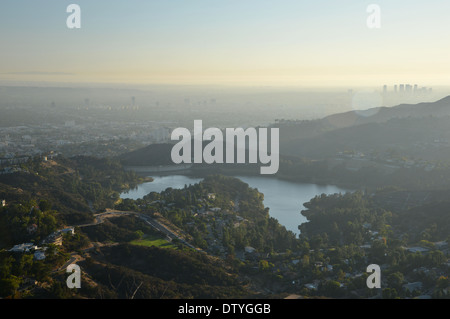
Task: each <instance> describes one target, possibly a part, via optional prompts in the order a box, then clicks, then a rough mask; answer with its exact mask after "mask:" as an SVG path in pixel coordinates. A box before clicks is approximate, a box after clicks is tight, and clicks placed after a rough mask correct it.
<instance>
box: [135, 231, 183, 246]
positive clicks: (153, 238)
mask: <svg viewBox="0 0 450 319" xmlns="http://www.w3.org/2000/svg"><path fill="white" fill-rule="evenodd" d="M130 244H132V245H138V246H146V247H152V246H154V247H159V248H172V249H177V247H176V246H175V245H173V244H172V243H170V242H169V241H168V240H167V239H165V238H163V237H161V236H158V235H147V234H146V235H144V237H143V238H142V239H138V240H133V241H131V242H130Z"/></svg>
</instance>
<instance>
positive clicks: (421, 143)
mask: <svg viewBox="0 0 450 319" xmlns="http://www.w3.org/2000/svg"><path fill="white" fill-rule="evenodd" d="M272 126H273V127H279V128H280V153H281V155H282V156H295V157H304V158H310V159H323V158H327V157H332V156H335V155H336V154H337V153H339V152H345V151H360V152H378V153H380V152H386V151H394V152H400V153H402V154H404V155H407V156H412V157H416V158H426V159H433V160H439V159H450V96H448V97H445V98H443V99H441V100H438V101H436V102H432V103H419V104H400V105H398V106H394V107H376V108H372V109H368V110H363V111H358V110H354V111H349V112H344V113H338V114H333V115H330V116H327V117H324V118H322V119H319V120H311V121H282V122H279V123H275V124H273V125H272ZM172 146H173V144H155V145H149V146H147V147H145V148H143V149H139V150H137V151H134V152H132V153H128V154H124V155H122V156H121V157H120V159H121V160H122V162H123V163H124V164H125V165H130V166H152V165H170V164H173V163H172V161H171V158H170V151H171V149H172Z"/></svg>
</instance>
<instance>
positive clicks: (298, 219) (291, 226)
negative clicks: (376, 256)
mask: <svg viewBox="0 0 450 319" xmlns="http://www.w3.org/2000/svg"><path fill="white" fill-rule="evenodd" d="M152 177H153V178H154V181H153V182H149V183H143V184H141V185H139V186H138V187H137V188H136V189H134V190H130V191H129V192H126V193H123V194H121V198H131V199H138V198H142V197H144V196H145V195H147V194H148V193H150V192H158V193H159V192H161V191H163V190H165V189H166V188H168V187H172V188H184V185H188V186H189V185H190V184H196V183H198V182H200V181H201V180H202V178H195V177H191V176H184V175H171V176H152ZM235 177H236V178H239V179H240V180H242V181H243V182H245V183H247V184H248V185H249V186H250V187H252V188H257V189H258V191H259V192H261V193H263V194H264V206H265V207H269V209H270V210H269V213H270V216H272V217H273V218H276V219H277V220H278V222H279V223H280V224H282V225H283V226H285V227H286V229H288V230H290V231H292V232H293V233H295V234H297V235H298V234H299V233H300V231H299V230H298V225H300V224H303V223H305V222H307V219H306V218H305V217H304V216H303V215H301V214H300V212H301V211H302V210H303V209H305V207H304V206H303V203H306V202H309V200H310V199H311V198H313V197H315V196H316V195H321V194H335V193H345V192H348V191H352V190H347V189H343V188H340V187H337V186H333V185H316V184H305V183H295V182H289V181H284V180H280V179H276V178H270V177H264V176H235Z"/></svg>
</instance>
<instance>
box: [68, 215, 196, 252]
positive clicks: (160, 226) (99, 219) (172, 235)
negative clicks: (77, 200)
mask: <svg viewBox="0 0 450 319" xmlns="http://www.w3.org/2000/svg"><path fill="white" fill-rule="evenodd" d="M123 215H135V216H136V217H139V218H140V219H142V220H143V221H145V222H146V223H147V224H149V225H150V226H152V227H153V228H155V229H156V230H157V231H159V232H161V233H163V234H164V235H166V236H167V237H169V238H171V239H177V240H178V241H180V242H181V243H182V244H183V245H185V246H187V247H189V248H192V249H195V250H197V251H202V250H201V249H200V248H197V247H195V246H193V245H191V244H190V243H188V242H187V241H185V240H184V239H183V238H181V237H179V236H178V235H177V234H175V233H174V232H172V231H171V230H170V229H168V228H167V227H165V226H164V225H163V224H161V223H160V222H158V221H157V220H156V219H154V218H152V217H150V216H147V215H144V214H139V213H136V212H130V211H119V210H113V209H107V210H106V212H104V213H100V214H95V215H94V217H95V221H94V222H93V223H90V224H84V225H78V226H76V227H88V226H94V225H98V224H101V223H103V222H104V221H105V219H107V218H112V217H117V216H123Z"/></svg>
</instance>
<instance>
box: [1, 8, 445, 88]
mask: <svg viewBox="0 0 450 319" xmlns="http://www.w3.org/2000/svg"><path fill="white" fill-rule="evenodd" d="M71 3H77V4H79V5H80V6H81V10H82V11H81V29H72V30H71V29H68V28H67V26H66V19H67V17H68V16H69V14H68V13H66V8H67V6H68V5H69V4H71ZM371 3H375V4H378V5H379V6H380V7H381V28H380V29H369V28H368V27H367V24H366V20H367V18H368V16H369V15H370V14H369V13H367V12H366V8H367V6H368V5H369V4H371ZM449 14H450V1H448V0H445V1H438V0H428V1H423V0H420V1H416V0H408V1H406V0H396V1H392V0H390V1H388V0H386V1H381V0H380V1H376V0H374V1H361V0H339V1H336V0H327V1H323V0H315V1H311V0H309V1H302V0H271V1H267V0H108V1H106V0H94V1H93V0H79V1H76V0H68V1H64V0H39V1H36V0H2V1H1V2H0V41H1V47H0V80H1V81H5V80H11V81H62V82H130V83H187V84H223V83H227V84H258V85H259V84H270V85H285V84H289V85H298V86H318V85H325V86H329V85H344V86H345V85H348V86H355V85H359V84H361V85H366V84H367V85H376V86H381V85H383V84H388V85H393V84H395V83H418V84H419V85H423V86H427V85H450V63H449V57H450V41H449V37H448V36H449V32H450V19H449V18H448V15H449Z"/></svg>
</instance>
